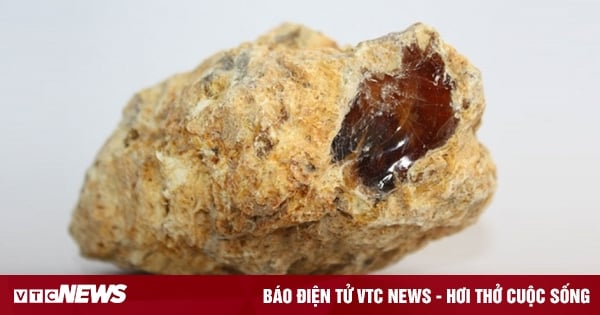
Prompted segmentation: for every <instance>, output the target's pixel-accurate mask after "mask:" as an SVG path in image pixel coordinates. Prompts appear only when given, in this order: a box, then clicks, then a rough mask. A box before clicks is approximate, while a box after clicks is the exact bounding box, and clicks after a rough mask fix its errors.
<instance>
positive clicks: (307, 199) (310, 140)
mask: <svg viewBox="0 0 600 315" xmlns="http://www.w3.org/2000/svg"><path fill="white" fill-rule="evenodd" d="M484 106H485V103H484V97H483V90H482V83H481V75H480V73H479V71H478V70H477V69H476V68H475V67H473V66H472V65H471V64H470V63H469V62H468V61H467V60H466V59H465V58H464V57H463V56H461V55H459V54H458V53H457V52H456V51H455V50H454V48H452V47H451V46H449V45H447V44H445V43H444V42H443V41H442V40H441V39H440V38H439V35H438V34H437V33H436V31H435V30H433V29H432V28H430V27H428V26H425V25H422V24H415V25H413V26H411V27H410V28H408V29H407V30H406V31H404V32H402V33H392V34H389V35H386V36H384V37H381V38H378V39H374V40H370V41H365V42H362V43H360V44H358V45H357V46H356V47H348V48H340V47H338V46H337V45H336V43H335V42H333V41H332V40H330V39H328V38H327V37H325V36H324V35H322V34H320V33H318V32H315V31H312V30H309V29H307V28H304V27H302V26H298V25H290V24H285V25H282V26H280V27H278V28H276V29H274V30H272V31H271V32H269V33H267V34H266V35H264V36H262V37H260V38H259V39H258V40H257V41H255V42H251V43H244V44H242V45H240V46H239V47H237V48H234V49H231V50H227V51H224V52H220V53H217V54H216V55H214V56H212V57H210V58H208V59H207V60H206V61H204V62H203V63H202V64H201V65H200V66H198V67H197V68H196V69H194V70H193V71H191V72H188V73H183V74H178V75H175V76H173V77H171V78H170V79H168V80H166V81H164V82H162V83H160V84H158V85H156V86H154V87H151V88H148V89H146V90H143V91H141V92H139V93H138V94H136V95H135V96H134V97H133V98H132V99H131V101H130V102H129V104H127V106H126V107H125V109H124V112H123V119H122V121H121V123H120V124H119V126H118V128H117V130H116V131H115V132H114V133H113V134H112V136H111V137H110V138H109V139H108V141H107V142H106V144H105V145H104V146H103V147H102V149H101V151H100V152H99V154H98V156H97V159H96V161H95V162H94V164H93V165H92V166H91V167H90V169H89V170H88V171H87V174H86V179H85V183H84V185H83V189H82V191H81V197H80V200H79V203H78V205H77V207H76V209H75V211H74V214H73V220H72V223H71V226H70V232H71V234H72V235H73V237H74V238H75V240H76V241H77V242H78V243H79V245H80V248H81V252H82V254H83V255H85V256H87V257H92V258H98V259H103V260H109V261H112V262H114V263H116V264H117V265H119V266H121V267H123V268H127V269H132V270H141V271H146V272H152V273H176V274H179V273H182V274H191V273H250V274H284V273H302V274H307V273H363V272H367V271H371V270H375V269H377V268H381V267H383V266H385V265H387V264H389V263H391V262H394V261H396V260H398V259H399V258H400V257H402V256H404V255H405V254H407V253H409V252H412V251H414V250H416V249H418V248H419V247H421V246H423V245H424V244H426V243H427V242H428V241H430V240H432V239H436V238H439V237H442V236H445V235H448V234H451V233H454V232H457V231H459V230H461V229H463V228H464V227H466V226H468V225H470V224H472V223H473V222H475V220H476V219H477V217H478V216H479V214H480V213H481V212H482V210H483V209H484V207H485V206H486V204H487V203H488V202H489V201H490V199H491V196H492V194H493V192H494V189H495V180H496V175H495V166H494V164H493V162H492V161H491V158H490V155H489V153H488V151H487V150H486V149H485V148H484V147H483V146H482V145H481V144H480V143H479V142H478V140H477V139H476V137H475V132H476V130H477V128H478V127H479V125H480V121H481V116H482V113H483V110H484Z"/></svg>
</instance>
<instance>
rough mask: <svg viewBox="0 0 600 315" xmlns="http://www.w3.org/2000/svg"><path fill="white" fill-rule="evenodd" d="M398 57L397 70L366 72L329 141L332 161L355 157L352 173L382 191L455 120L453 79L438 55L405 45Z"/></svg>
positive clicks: (441, 141)
mask: <svg viewBox="0 0 600 315" xmlns="http://www.w3.org/2000/svg"><path fill="white" fill-rule="evenodd" d="M402 56H403V57H402V64H403V67H402V69H401V70H400V71H396V72H394V73H390V74H387V73H370V74H366V76H365V78H364V79H363V81H362V82H361V83H360V85H359V88H358V92H357V95H356V96H355V97H354V99H353V100H352V104H351V108H350V112H348V114H347V115H346V117H345V118H344V121H343V122H342V127H341V129H340V131H339V132H338V134H337V135H336V137H335V138H334V139H333V142H332V143H331V150H332V154H333V161H334V162H340V161H345V160H348V159H351V160H353V166H352V167H353V171H352V172H353V176H358V178H359V179H360V181H361V183H362V184H363V185H366V186H368V187H371V188H374V189H377V190H379V191H381V192H387V191H389V190H391V189H393V188H394V187H395V178H398V179H399V180H404V179H405V178H406V172H407V171H408V169H409V168H410V167H411V166H412V164H413V163H414V162H415V161H416V160H418V159H419V158H421V157H423V156H424V155H425V154H426V153H427V151H428V150H431V149H435V148H437V147H439V146H441V145H443V144H444V143H445V142H446V141H447V140H448V138H450V136H451V135H452V134H453V133H454V129H455V128H456V123H457V119H456V118H455V117H454V111H453V109H452V107H451V104H450V103H451V92H452V90H453V89H454V81H453V80H452V78H450V76H449V75H448V74H447V73H446V71H445V65H444V61H443V60H442V58H441V57H440V55H439V54H437V53H435V52H433V51H431V49H429V48H428V49H426V50H422V49H420V48H419V47H417V46H409V47H406V48H404V50H403V55H402Z"/></svg>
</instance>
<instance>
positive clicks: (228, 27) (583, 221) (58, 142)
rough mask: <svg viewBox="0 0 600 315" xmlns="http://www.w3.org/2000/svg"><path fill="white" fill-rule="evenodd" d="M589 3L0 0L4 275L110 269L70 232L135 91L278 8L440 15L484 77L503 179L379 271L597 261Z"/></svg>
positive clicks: (339, 30) (420, 17)
mask: <svg viewBox="0 0 600 315" xmlns="http://www.w3.org/2000/svg"><path fill="white" fill-rule="evenodd" d="M598 4H599V3H598V2H595V3H594V1H564V2H563V3H558V2H556V1H539V2H527V1H496V2H495V3H491V2H490V3H488V2H487V1H472V3H466V2H463V1H439V3H434V2H431V1H420V0H419V1H417V0H411V1H375V0H368V1H364V0H362V1H357V2H356V3H351V2H349V1H338V2H335V3H334V2H332V1H329V2H328V1H324V0H319V1H307V0H303V1H291V2H289V3H285V2H284V1H271V2H264V1H263V2H260V1H245V2H242V1H240V2H239V3H238V2H231V1H223V0H213V1H190V2H178V1H138V2H134V1H131V2H126V1H75V0H73V1H38V2H32V1H11V2H6V1H4V0H0V104H1V106H2V108H1V111H0V128H1V130H0V131H1V132H0V145H1V146H0V150H1V151H0V152H1V153H2V154H1V155H0V156H1V160H0V162H1V163H0V197H1V199H0V211H1V212H0V273H114V272H119V271H118V269H116V268H115V267H113V266H112V265H110V264H104V263H98V262H91V261H87V260H85V259H83V258H80V257H79V254H78V248H77V247H76V245H75V243H74V242H73V241H72V239H71V238H70V237H69V235H68V233H67V226H68V223H69V219H70V215H71V212H72V209H73V207H74V205H75V203H76V201H77V198H78V192H79V189H80V187H81V184H82V181H83V175H84V172H85V170H86V168H87V167H88V166H89V165H90V164H91V162H92V161H93V159H94V156H95V154H96V152H97V150H98V149H99V148H100V146H101V145H102V143H103V142H104V140H105V139H106V138H107V137H108V136H109V135H110V133H111V131H112V130H113V129H114V128H115V127H116V125H117V122H118V121H119V119H120V113H121V108H122V107H123V106H124V105H125V103H126V102H127V100H128V99H129V97H130V96H132V95H133V93H134V92H136V91H137V90H139V89H141V88H143V87H146V86H150V85H152V84H155V83H157V82H159V81H161V80H163V79H164V78H166V77H168V76H170V75H172V74H173V73H175V72H181V71H186V70H189V69H192V68H193V67H195V66H196V65H197V64H198V63H199V62H200V61H202V60H203V59H204V58H205V57H207V56H209V55H211V54H212V53H214V52H217V51H219V50H221V49H225V48H229V47H234V46H236V45H237V44H239V43H240V42H242V41H248V40H253V39H254V38H256V37H257V36H259V35H260V34H261V33H263V32H265V31H267V30H268V29H270V28H272V27H274V26H276V25H278V24H279V23H281V22H283V21H293V22H299V23H303V24H306V25H308V26H310V27H312V28H314V29H317V30H320V31H322V32H324V33H325V34H328V35H329V36H331V37H332V38H334V39H336V40H337V41H338V42H339V43H341V44H356V43H357V42H359V41H361V40H365V39H370V38H374V37H378V36H381V35H384V34H386V33H388V32H392V31H401V30H403V29H404V28H406V27H407V26H409V25H410V24H412V23H414V22H416V21H422V22H425V23H427V24H430V25H432V26H434V27H436V28H437V29H438V30H439V31H440V32H441V34H442V37H443V38H444V39H445V40H446V41H447V42H449V43H451V44H452V45H454V46H455V47H456V48H457V49H458V51H460V52H461V53H463V54H464V55H466V56H467V57H468V58H469V59H470V60H471V61H472V62H473V63H474V64H475V65H476V66H477V67H479V68H480V69H481V71H482V73H483V76H484V82H485V90H486V98H487V104H488V107H487V111H486V113H485V116H484V123H483V125H482V128H481V129H480V132H479V137H480V139H481V140H482V141H483V142H484V143H485V144H486V145H487V146H488V148H489V149H490V150H491V152H492V154H493V157H494V159H495V161H496V163H497V166H498V184H499V186H498V191H497V193H496V195H495V198H494V201H493V203H492V204H491V206H490V207H489V208H488V209H487V211H486V212H485V213H484V214H483V216H482V217H481V219H480V221H479V223H478V224H476V225H475V226H473V227H471V228H469V229H467V230H465V231H464V232H462V233H460V234H457V235H454V236H450V237H447V238H445V239H443V240H440V241H436V242H434V243H432V244H430V245H429V246H427V247H426V248H425V249H423V250H421V251H419V252H417V253H415V254H412V255H410V256H408V257H406V258H405V259H403V260H402V261H400V262H399V263H398V264H396V265H393V266H391V267H389V268H387V269H385V270H383V271H382V272H384V273H426V274H430V273H434V274H440V273H441V274H444V273H493V274H496V273H501V274H506V273H517V274H521V273H535V274H538V273H544V274H545V273H568V274H571V273H595V274H598V273H600V263H599V262H600V245H599V244H600V199H599V198H600V191H599V188H600V184H599V183H598V180H599V179H600V166H599V165H600V150H599V141H598V136H599V135H600V132H599V131H598V130H599V127H598V126H599V125H600V123H599V119H600V102H599V98H600V80H599V77H600V61H599V58H600V22H599V21H600V19H599V18H598V16H599V15H600V6H599V5H598Z"/></svg>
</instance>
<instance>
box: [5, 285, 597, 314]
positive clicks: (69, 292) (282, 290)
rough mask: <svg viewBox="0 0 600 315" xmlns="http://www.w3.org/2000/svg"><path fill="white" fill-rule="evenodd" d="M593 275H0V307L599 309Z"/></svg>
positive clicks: (56, 310) (20, 310)
mask: <svg viewBox="0 0 600 315" xmlns="http://www.w3.org/2000/svg"><path fill="white" fill-rule="evenodd" d="M599 292H600V276H151V275H127V276H0V314H75V313H76V314H141V313H151V314H154V313H163V314H179V313H186V314H187V313H201V314H204V313H206V314H285V315H292V314H343V315H346V314H371V313H375V314H441V313H443V314H454V313H455V314H486V315H491V314H510V315H516V314H600V302H599V300H598V298H597V297H595V296H594V295H595V294H600V293H599Z"/></svg>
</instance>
